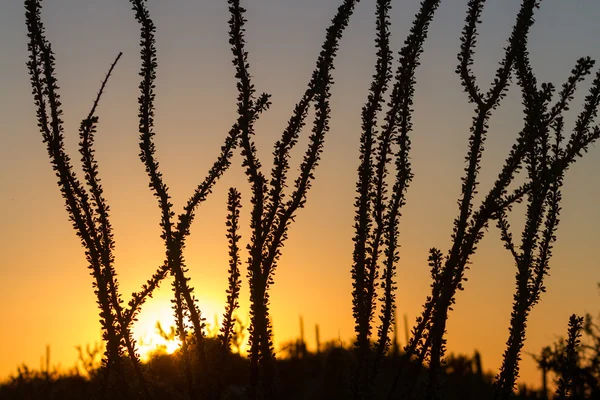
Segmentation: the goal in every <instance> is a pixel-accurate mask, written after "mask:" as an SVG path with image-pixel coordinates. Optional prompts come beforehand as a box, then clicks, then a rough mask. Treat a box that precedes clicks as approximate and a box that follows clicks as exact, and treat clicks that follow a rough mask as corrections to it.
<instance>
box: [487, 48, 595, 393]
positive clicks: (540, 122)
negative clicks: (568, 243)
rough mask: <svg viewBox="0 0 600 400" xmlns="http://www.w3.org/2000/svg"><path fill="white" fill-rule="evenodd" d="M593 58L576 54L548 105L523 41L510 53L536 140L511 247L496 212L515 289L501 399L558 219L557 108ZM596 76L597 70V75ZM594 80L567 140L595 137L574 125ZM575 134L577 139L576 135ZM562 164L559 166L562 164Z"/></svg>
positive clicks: (591, 105)
mask: <svg viewBox="0 0 600 400" xmlns="http://www.w3.org/2000/svg"><path fill="white" fill-rule="evenodd" d="M593 65H594V62H593V61H592V60H591V59H590V58H589V57H587V58H581V59H579V60H578V61H577V65H576V66H575V68H574V69H573V70H572V71H571V76H570V77H569V79H568V80H567V82H566V83H565V84H563V89H562V91H561V92H560V93H559V96H558V97H559V99H558V102H557V103H556V105H554V106H553V107H549V102H550V101H551V99H552V95H553V93H554V86H553V85H552V84H542V86H541V89H538V88H537V83H536V82H537V80H536V78H535V75H534V73H533V71H532V69H531V66H530V63H529V56H528V52H527V49H526V44H525V43H522V46H521V48H520V50H519V53H518V56H517V58H516V62H515V66H516V68H515V69H516V74H517V79H518V82H519V85H520V86H521V88H522V92H523V104H524V106H525V121H526V128H525V129H526V130H530V131H532V132H535V135H536V136H537V140H536V141H533V142H531V143H530V146H529V149H528V152H527V155H526V157H525V163H526V165H527V172H528V179H529V182H530V185H531V190H530V191H529V192H528V194H527V203H528V204H527V219H526V224H525V227H524V229H523V232H522V234H521V245H520V246H519V249H517V248H516V246H515V244H514V242H513V236H512V233H511V232H510V225H509V223H508V221H507V219H506V215H505V212H504V211H500V212H499V213H498V216H497V225H498V227H499V228H500V230H501V238H502V240H503V241H504V245H505V247H506V249H507V250H509V251H510V252H511V254H512V256H513V258H514V260H515V263H516V265H517V275H516V293H515V296H514V299H515V302H514V304H513V311H512V314H511V324H510V334H509V338H508V341H507V348H506V350H505V353H504V359H503V363H502V367H501V369H500V373H499V375H498V377H497V379H496V383H495V385H496V389H497V391H496V396H497V397H499V398H503V399H507V398H508V397H509V396H510V395H511V394H512V392H513V389H514V386H515V383H516V379H517V378H518V373H519V361H520V359H521V349H522V347H523V344H524V340H525V329H526V321H527V317H528V315H529V313H530V312H531V309H532V308H533V306H535V304H537V303H538V302H539V299H540V295H541V293H542V292H545V291H546V289H545V287H544V284H543V281H544V276H545V275H547V274H548V269H549V261H550V258H551V256H552V244H553V242H554V241H555V240H556V230H557V228H558V223H559V218H558V217H559V213H560V200H561V192H560V187H561V186H562V183H563V179H564V174H565V170H566V165H568V163H569V162H568V161H566V160H565V158H566V157H567V156H566V154H565V146H564V145H563V139H564V137H563V129H564V123H563V116H562V114H563V112H564V111H565V110H567V109H568V107H569V102H570V101H571V100H572V99H573V95H574V93H575V90H576V86H577V83H579V82H581V81H582V80H583V79H584V78H585V77H586V76H587V75H589V74H590V72H591V69H592V67H593ZM599 77H600V75H599ZM599 84H600V80H599V79H598V78H597V79H596V81H594V82H593V84H592V89H591V93H590V95H589V96H588V97H587V99H586V104H585V105H584V110H583V111H582V113H581V114H580V117H579V120H582V119H587V123H578V124H577V126H576V128H575V130H574V131H573V133H572V135H571V138H570V142H571V143H575V142H576V141H578V139H577V137H580V138H581V139H583V140H582V141H581V142H580V143H579V145H585V146H587V145H588V144H589V143H591V142H592V141H594V140H596V139H597V137H596V136H595V135H594V133H592V134H591V135H589V136H588V137H584V136H585V134H584V136H581V132H578V129H582V130H584V131H588V130H589V124H590V122H591V120H592V118H593V117H591V118H587V117H586V115H587V113H588V112H589V111H588V110H593V111H591V113H592V114H594V115H595V114H596V112H597V111H596V110H597V107H598V102H599V101H600V99H599V97H598V95H599V93H600V89H599ZM581 139H579V140H581ZM563 165H564V166H565V167H563Z"/></svg>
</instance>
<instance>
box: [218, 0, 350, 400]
mask: <svg viewBox="0 0 600 400" xmlns="http://www.w3.org/2000/svg"><path fill="white" fill-rule="evenodd" d="M357 2H358V1H357V0H345V1H344V2H343V3H342V5H341V6H340V7H339V8H338V12H337V14H336V15H335V17H334V18H333V20H332V23H331V25H330V26H329V28H328V29H327V33H326V38H325V42H324V44H323V46H322V51H321V54H320V55H319V57H318V59H317V63H316V68H315V70H314V72H313V73H312V78H311V80H310V82H309V84H308V88H307V89H306V91H305V93H304V95H303V96H302V98H301V99H300V101H299V102H298V103H297V104H296V107H295V108H294V111H293V114H292V117H291V118H290V120H289V122H288V126H287V127H286V129H285V130H284V132H283V134H282V136H281V139H280V140H279V141H277V142H276V143H275V150H274V152H273V155H274V160H273V169H272V172H271V178H270V181H269V186H270V188H268V185H267V178H266V177H265V175H264V174H263V173H262V171H261V169H262V168H261V163H260V161H259V160H258V158H257V154H256V147H255V145H254V142H253V138H252V137H253V135H254V123H253V122H254V121H253V120H252V119H251V118H250V116H249V110H251V109H252V104H254V102H255V101H256V100H255V98H254V92H255V89H254V86H253V85H252V84H251V83H250V73H249V68H250V66H249V63H248V54H247V52H246V50H245V41H244V30H245V23H246V19H245V16H244V14H245V9H244V8H242V7H241V6H240V2H239V0H228V3H229V6H230V12H231V19H230V21H229V26H230V32H229V34H230V44H231V46H232V52H233V55H234V65H235V67H236V77H237V78H238V80H239V84H238V91H239V96H238V114H239V116H240V130H241V135H240V143H241V144H240V147H241V154H242V157H243V163H242V166H243V167H244V168H246V175H247V176H248V181H249V183H250V185H251V191H252V197H251V203H252V205H253V207H252V211H251V222H250V228H251V230H252V234H251V238H250V244H249V245H248V250H249V253H250V254H249V257H248V279H249V285H250V317H251V320H250V328H249V333H250V390H249V396H250V398H252V399H255V398H273V397H274V395H275V392H274V379H275V373H276V371H275V363H274V361H275V360H274V357H275V355H274V352H273V342H272V327H271V322H270V319H269V287H270V286H271V285H272V284H273V274H274V272H275V268H276V267H277V262H278V260H279V257H280V256H281V249H282V246H283V244H284V242H285V240H286V238H287V231H288V227H289V225H290V223H291V222H292V221H293V220H294V218H295V216H296V212H297V210H298V209H299V208H302V207H303V206H304V204H305V202H306V195H307V192H308V190H309V189H310V187H311V184H312V180H313V179H314V172H315V168H316V167H317V165H318V162H319V159H320V157H321V153H322V151H323V145H324V140H325V135H326V133H327V132H328V130H329V118H330V107H329V97H330V87H331V85H332V83H333V79H332V76H331V71H332V69H333V61H334V59H335V56H336V54H337V49H338V44H339V40H340V39H341V37H342V33H343V31H344V29H345V28H346V26H347V25H348V22H349V19H350V16H351V15H352V13H353V10H354V6H355V4H356V3H357ZM311 105H314V107H315V111H316V113H315V121H314V125H313V129H312V135H310V137H309V145H308V149H307V151H306V153H305V155H304V160H303V161H302V163H301V165H300V176H299V177H298V178H297V179H296V181H295V182H294V189H293V192H292V193H291V194H290V195H289V198H288V199H286V197H285V193H284V189H285V187H286V186H287V178H288V177H287V175H288V172H289V160H288V158H289V155H290V151H291V150H292V148H293V147H294V146H295V145H296V144H297V142H298V138H299V134H300V132H301V130H302V128H303V127H304V125H305V120H306V118H307V116H308V111H309V107H310V106H311Z"/></svg>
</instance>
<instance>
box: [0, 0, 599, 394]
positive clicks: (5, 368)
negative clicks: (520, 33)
mask: <svg viewBox="0 0 600 400" xmlns="http://www.w3.org/2000/svg"><path fill="white" fill-rule="evenodd" d="M340 2H341V1H340V0H244V1H243V4H244V5H245V6H246V8H247V9H248V13H247V18H248V25H247V42H248V47H247V49H248V51H249V61H250V71H251V73H252V75H253V77H254V84H255V85H256V88H257V90H258V91H266V92H268V93H271V94H272V95H273V97H272V100H273V106H272V107H271V110H270V111H268V112H267V113H266V114H265V115H264V116H263V117H262V118H261V120H260V121H259V123H258V125H257V136H256V144H257V147H258V153H259V157H260V159H261V161H262V163H263V164H264V167H266V168H265V172H268V171H270V164H271V162H272V157H271V152H272V145H273V143H274V142H275V140H277V138H278V137H279V135H280V134H281V132H282V130H283V128H284V126H285V123H286V121H287V119H288V118H289V117H290V115H291V112H292V109H293V107H294V104H295V103H296V102H297V101H298V100H299V99H300V96H301V95H302V93H303V91H304V89H305V87H306V84H307V82H308V79H309V77H310V73H311V71H312V69H313V68H314V62H315V60H316V57H317V55H318V53H319V50H320V45H321V43H322V41H323V39H324V32H325V29H326V28H327V26H328V25H329V20H330V19H331V17H333V15H334V12H335V10H336V8H337V6H338V5H339V3H340ZM466 3H467V1H466V0H444V1H442V3H441V6H440V8H439V10H438V12H437V15H436V17H435V19H434V21H433V24H432V28H431V30H430V35H429V39H428V41H427V42H426V44H425V53H424V54H423V56H422V65H421V66H420V67H419V69H418V72H417V86H416V98H415V106H414V108H415V113H414V132H413V134H412V141H413V149H412V162H413V171H414V174H415V178H414V181H413V183H412V185H411V187H410V188H409V190H408V197H407V205H406V206H405V208H404V209H403V217H402V219H401V225H400V232H401V233H400V243H401V245H402V248H401V250H400V255H401V260H400V263H399V265H398V291H397V306H398V313H399V315H403V314H406V315H408V321H409V325H410V327H412V324H413V323H414V320H415V318H416V317H417V316H418V315H419V313H420V312H421V307H422V304H423V302H424V301H425V298H426V296H427V295H428V294H429V284H430V280H429V268H428V266H427V256H428V249H429V248H430V247H433V246H435V247H438V248H441V249H442V250H443V251H446V250H447V249H448V246H449V243H450V234H451V232H452V222H453V219H454V218H455V216H456V214H457V205H456V200H457V198H458V195H459V192H460V177H461V176H462V169H463V163H464V156H465V154H466V149H467V138H468V135H469V126H470V122H471V117H472V113H473V112H472V106H471V105H469V104H468V102H467V97H466V95H465V94H464V93H463V92H462V90H461V86H460V83H459V80H458V77H457V76H456V75H455V73H454V69H455V67H456V63H457V60H456V53H457V52H458V49H459V45H460V42H459V37H460V33H461V29H462V25H463V20H464V15H465V11H466ZM519 4H520V1H519V0H492V1H489V4H488V6H487V7H486V9H485V11H484V14H483V19H484V22H483V24H482V25H481V37H480V40H479V47H478V49H477V53H476V57H475V66H474V71H475V73H476V75H477V77H478V82H479V84H480V85H481V86H482V87H484V88H487V87H488V85H489V82H490V81H491V79H492V78H493V75H494V72H495V69H496V66H497V63H498V61H499V60H500V59H501V57H502V54H503V50H502V49H503V47H504V46H505V45H506V40H507V38H508V34H509V32H510V30H511V27H512V24H513V21H514V17H515V16H516V13H517V10H518V8H519ZM43 5H44V9H43V13H42V19H43V21H44V23H45V25H46V28H47V32H46V33H47V37H48V39H49V40H50V42H51V43H52V45H53V49H54V51H55V53H56V63H57V74H58V82H59V86H60V87H61V91H60V94H61V96H62V100H63V110H64V119H65V128H66V141H67V148H68V151H69V152H70V154H71V156H72V158H73V159H74V160H75V161H78V159H79V157H78V153H77V141H78V136H77V128H78V126H79V123H80V121H81V119H82V118H83V117H84V116H85V115H87V113H88V111H89V108H90V106H91V102H92V100H93V98H94V96H95V94H96V92H97V90H98V88H99V84H100V81H101V79H102V78H103V77H104V74H105V73H106V71H107V69H108V66H109V64H110V62H111V61H112V60H113V59H114V58H115V57H116V55H117V53H118V52H119V51H122V52H123V53H124V55H123V58H122V60H121V61H120V63H119V65H118V66H117V68H116V70H115V72H114V74H113V77H112V78H111V80H110V81H109V84H108V87H107V91H106V93H105V95H104V97H103V100H102V102H101V104H100V107H99V110H98V112H99V115H100V125H99V132H98V134H97V146H96V154H97V158H98V162H99V164H100V173H101V178H102V180H103V184H104V188H105V194H106V198H107V199H108V203H109V205H110V207H111V209H112V214H111V222H112V224H113V226H114V231H115V237H116V245H117V248H116V259H117V263H116V269H117V272H118V274H119V281H120V284H121V292H122V293H123V298H124V299H125V301H128V300H129V296H130V294H131V292H133V291H137V290H138V289H139V288H140V286H141V285H142V283H144V282H145V281H146V280H147V279H148V278H149V277H150V276H151V274H152V273H153V272H154V271H155V270H156V268H157V267H158V266H159V265H160V264H161V263H162V261H163V258H164V246H163V243H162V240H161V239H160V236H159V235H160V227H159V218H160V215H159V209H158V207H157V203H156V200H155V198H154V196H152V194H151V192H150V190H149V188H148V179H147V176H146V175H145V172H144V167H143V165H142V163H141V162H140V160H139V158H138V152H139V148H138V122H137V97H138V83H139V76H138V72H139V66H140V62H139V48H138V41H139V39H138V32H139V29H138V25H137V24H136V22H135V20H134V15H133V12H132V11H131V9H130V6H129V2H128V1H126V0H103V1H95V0H46V1H44V2H43ZM148 7H149V9H150V12H151V14H152V16H153V18H154V21H155V23H156V25H157V34H156V35H157V48H158V56H159V67H158V78H157V81H156V84H157V89H156V94H157V98H156V133H157V134H156V147H157V158H158V160H159V161H160V164H161V168H162V172H163V174H164V179H165V183H166V184H167V185H168V186H169V188H170V193H171V195H172V196H173V203H174V204H175V210H181V209H182V207H183V205H184V204H185V202H186V201H187V199H188V198H189V196H190V195H191V194H192V192H193V190H194V188H195V187H196V185H197V184H198V183H200V182H201V180H202V179H203V178H204V176H205V174H206V172H207V171H208V168H209V167H210V166H211V165H212V163H213V161H214V159H215V158H216V156H217V155H218V153H219V149H220V146H221V143H222V142H223V140H224V137H225V134H226V133H227V131H228V130H229V128H230V126H231V124H232V123H233V122H234V121H235V119H236V104H235V101H236V94H237V93H236V88H235V80H234V68H233V66H232V65H231V57H232V56H231V52H230V49H229V45H228V36H227V29H228V27H227V19H228V10H227V3H226V1H225V0H203V1H193V0H170V1H159V0H149V2H148ZM417 7H418V1H416V0H410V1H409V0H398V1H393V10H392V13H391V20H392V27H391V30H392V48H393V49H395V50H399V49H400V48H401V46H402V44H403V41H404V38H405V36H406V35H407V33H408V30H409V28H410V24H411V21H412V18H413V15H414V13H415V12H416V10H417ZM374 11H375V1H374V0H362V1H361V2H360V3H359V4H358V6H357V9H356V13H355V15H354V16H353V17H352V19H351V21H350V25H349V28H348V29H347V31H346V32H345V34H344V38H343V39H342V41H341V47H340V52H339V56H338V58H337V60H336V64H335V65H336V68H335V71H334V79H335V81H336V83H335V85H334V87H333V91H332V94H333V97H332V103H331V106H332V122H331V132H330V133H329V134H328V136H327V139H326V145H325V151H324V154H323V159H322V162H321V164H320V166H319V168H318V170H317V172H316V181H315V183H314V185H313V188H312V190H311V191H310V193H309V195H308V203H307V206H306V208H304V209H302V210H300V211H299V212H298V217H297V219H296V220H297V221H296V223H295V224H293V225H292V227H291V229H290V235H289V239H288V241H287V242H286V244H285V248H284V251H283V257H282V259H281V263H280V266H279V267H278V269H277V272H276V276H275V285H274V286H273V287H272V291H271V301H272V317H273V322H274V332H275V341H276V343H277V344H278V345H279V344H281V343H284V342H286V341H289V340H292V339H294V338H296V337H298V335H299V324H298V317H299V316H300V315H302V316H303V318H304V325H305V336H306V338H307V342H308V346H309V349H313V348H314V347H315V341H314V325H315V324H319V327H320V332H321V339H322V341H324V340H331V339H338V338H340V339H341V340H342V341H344V342H345V343H349V342H350V340H351V339H352V337H353V326H354V321H353V318H352V308H351V290H352V282H351V278H350V268H351V262H352V236H353V230H352V224H353V217H354V208H353V203H354V188H355V182H356V168H357V166H358V148H359V134H360V112H361V107H362V105H363V104H364V102H365V100H366V95H367V90H368V88H369V85H370V82H371V75H372V73H373V71H374V63H375V50H374V47H373V39H374V35H375V24H374ZM598 20H600V2H598V1H597V0H571V1H564V0H544V1H543V2H542V7H541V10H539V11H538V13H537V16H536V21H537V22H536V24H535V25H534V27H533V29H532V32H531V37H530V42H529V44H530V54H531V59H532V64H533V67H534V69H535V72H536V74H537V76H538V78H539V81H540V82H541V81H550V82H553V83H554V84H555V85H556V86H559V85H561V84H562V82H564V81H565V79H566V78H567V76H568V74H569V72H570V70H571V68H572V67H573V66H574V65H575V61H576V59H577V58H579V57H582V56H587V55H589V56H591V57H592V58H595V59H600V46H599V43H600V42H599V40H598V39H599V38H600V24H598ZM26 41H27V39H26V29H25V18H24V8H23V4H22V2H21V1H18V0H5V1H2V5H1V6H0V52H1V56H0V126H1V128H0V140H1V142H0V143H1V144H0V187H1V189H0V194H1V195H0V221H1V222H0V226H1V227H2V229H1V230H0V252H1V254H2V257H1V259H0V381H1V380H2V379H4V378H5V377H7V376H8V375H9V374H11V373H13V372H14V371H16V367H17V365H19V364H21V363H26V364H28V365H30V366H33V367H38V365H39V360H40V356H41V355H43V354H44V352H45V346H46V345H47V344H49V345H50V346H51V353H52V360H51V363H52V364H55V365H59V364H60V365H61V367H62V368H68V367H70V366H72V365H73V364H74V362H75V361H76V358H77V352H76V350H75V346H76V345H85V344H86V343H93V342H95V341H98V340H99V339H100V325H99V323H98V308H97V306H96V303H95V298H94V294H93V290H92V277H91V276H90V275H89V272H88V270H87V269H86V262H85V258H84V252H83V248H82V247H81V245H80V243H79V240H78V239H77V237H76V236H75V232H74V231H73V229H72V227H71V225H70V223H69V221H68V219H67V213H66V211H65V210H64V207H63V200H62V198H61V197H60V193H59V190H58V187H57V185H56V179H55V177H54V174H53V172H52V169H51V167H50V164H49V161H48V156H47V153H46V150H45V146H44V145H43V144H42V141H41V135H40V133H39V131H38V128H37V125H36V120H35V110H34V105H33V99H32V96H31V89H30V86H29V80H28V75H27V70H26V67H25V63H26V60H27V51H26V50H27V47H26ZM597 67H598V65H597V66H596V68H597ZM395 68H396V64H394V69H395ZM595 71H596V69H594V73H595ZM590 81H591V79H590V78H588V80H587V81H586V83H585V84H584V85H582V86H581V88H580V90H579V91H578V94H577V96H576V98H575V101H574V103H573V107H571V110H570V111H569V112H568V113H567V116H568V117H569V120H568V121H567V123H568V125H567V126H569V127H572V125H573V121H574V116H575V115H576V114H577V112H578V111H579V108H580V105H581V104H582V100H583V97H584V96H585V95H586V94H587V90H588V88H589V83H590ZM521 110H522V107H521V99H520V93H519V91H518V88H516V87H515V86H514V85H513V86H512V87H511V90H510V92H509V95H508V97H507V98H506V99H505V100H504V101H503V103H502V106H501V108H500V109H499V110H498V111H497V112H496V113H495V114H494V116H493V117H492V119H491V129H490V133H489V139H488V141H487V143H486V152H485V153H484V157H483V165H482V172H481V182H482V184H481V187H480V193H486V191H487V189H488V188H489V187H490V185H491V184H492V182H493V180H494V179H495V177H496V175H497V174H498V172H499V168H500V167H501V165H502V163H503V161H504V158H505V157H506V155H507V152H508V150H509V149H510V146H511V145H512V143H513V141H514V139H515V137H516V135H517V133H518V131H519V130H520V128H521V126H522V113H521ZM309 128H310V127H309ZM307 136H308V134H307V132H306V131H305V132H304V134H303V136H302V138H303V139H302V140H301V142H300V144H299V145H298V146H297V148H296V149H295V151H294V153H293V154H292V156H293V161H292V165H293V171H296V167H297V165H299V163H300V160H301V156H302V153H303V152H304V149H305V145H306V143H307V141H306V138H307ZM597 147H598V146H596V147H592V148H591V150H590V152H589V153H588V154H587V155H586V156H585V158H584V159H581V160H579V161H578V162H577V163H576V164H575V165H574V167H573V168H571V169H570V170H569V172H568V174H567V177H566V184H565V186H564V192H563V203H562V206H563V211H562V215H561V225H560V227H559V231H558V242H557V244H556V246H555V253H554V258H553V259H552V262H551V272H550V276H549V277H548V278H547V279H546V287H547V289H548V292H547V293H545V294H544V295H543V296H542V302H541V303H540V304H539V305H538V306H536V307H535V309H534V310H533V313H532V314H531V316H530V319H529V323H528V329H527V341H526V344H525V349H524V351H525V352H526V353H527V352H532V353H536V352H538V351H539V350H540V349H541V348H542V347H543V346H545V345H548V344H550V343H552V342H553V341H554V340H556V338H557V337H558V335H563V334H564V333H565V332H566V327H567V322H568V317H569V315H571V314H572V313H578V314H584V313H586V312H589V313H592V314H593V315H596V314H597V313H598V312H599V311H600V297H599V295H600V293H599V292H598V290H597V285H596V283H597V282H600V269H599V268H598V267H599V265H598V260H599V258H598V255H597V250H596V249H597V248H598V243H599V239H600V225H599V222H600V207H598V199H599V198H600V181H599V180H598V176H599V174H600V150H599V149H598V148H597ZM240 164H241V158H240V156H239V154H236V156H235V159H234V164H233V167H232V168H231V169H230V170H229V171H227V173H226V174H225V176H224V177H223V178H222V179H221V180H220V181H219V183H218V184H217V186H216V188H215V190H214V193H213V194H212V195H211V196H210V197H209V199H208V201H207V202H205V203H204V204H202V205H201V207H200V209H199V210H198V213H197V219H196V220H195V222H194V224H193V225H192V233H191V237H190V239H189V241H188V244H187V249H186V253H185V257H186V260H187V264H188V265H189V267H190V276H191V278H192V285H193V286H194V287H195V290H196V294H197V297H198V298H199V300H200V303H199V304H200V308H201V309H202V311H203V312H204V313H205V315H207V322H209V323H213V322H214V318H215V316H219V318H220V315H221V314H222V313H223V310H224V301H225V298H226V293H225V289H226V286H227V268H228V264H227V259H228V257H227V242H226V239H225V230H226V227H225V217H226V204H225V201H226V198H227V190H228V188H229V187H232V186H234V187H236V188H238V190H240V191H241V193H242V197H243V200H244V201H243V204H244V208H243V210H242V221H241V222H242V226H243V227H244V229H243V230H242V232H241V233H242V236H243V240H244V244H245V243H246V240H247V239H248V237H249V236H250V235H249V229H248V225H249V224H248V223H249V210H250V207H249V205H250V204H249V198H250V190H249V185H248V183H247V181H246V177H245V175H244V173H243V169H242V168H241V167H240ZM523 213H524V208H523V207H518V208H516V209H515V211H514V212H513V214H512V216H511V222H512V224H513V228H514V233H515V236H519V235H520V230H519V229H520V227H522V224H523V218H522V215H523ZM243 258H244V259H246V258H247V253H246V251H245V250H244V253H243ZM244 271H245V270H244ZM244 275H245V274H244ZM514 276H515V266H514V263H513V260H512V258H511V256H510V254H509V253H508V252H507V251H506V250H505V249H504V248H503V246H502V243H501V242H500V240H499V234H498V232H497V230H496V228H495V227H493V228H490V230H489V232H488V233H487V234H486V237H485V239H484V240H483V242H482V243H481V245H480V246H479V250H478V252H477V254H476V255H475V257H474V258H473V265H472V266H471V269H470V270H469V271H468V272H467V278H468V279H469V280H468V282H466V284H465V291H464V292H460V293H459V295H458V298H457V304H456V306H455V307H454V311H453V312H452V313H451V316H450V319H449V323H448V334H447V338H448V347H449V350H450V351H451V352H460V353H466V354H469V355H470V354H472V353H473V351H474V349H478V350H479V351H480V352H481V353H482V361H483V366H484V369H489V370H492V371H494V372H496V371H497V369H498V367H499V365H500V362H501V357H502V352H503V350H504V343H505V342H506V339H507V336H508V322H509V318H510V311H511V304H512V298H513V289H514ZM171 295H172V292H171V288H170V285H169V283H168V282H164V283H163V285H162V287H161V289H160V290H159V291H158V292H156V293H155V295H154V298H153V299H152V300H151V301H150V302H148V303H147V304H146V306H145V308H144V310H143V312H142V314H141V315H140V321H139V323H138V325H137V326H136V328H135V332H136V335H137V336H138V338H139V337H143V338H145V339H144V340H151V339H152V337H153V331H154V330H153V327H154V325H155V323H156V321H157V320H160V321H161V323H162V324H163V326H165V327H168V326H169V324H171V323H172V320H173V319H172V316H171V314H172V312H171V309H170V302H169V300H170V298H171ZM241 296H242V299H241V305H242V308H241V310H240V311H239V312H238V315H240V316H241V318H242V319H243V320H244V321H247V320H248V316H247V315H248V287H247V281H246V280H245V279H244V281H243V289H242V294H241ZM400 327H401V328H402V332H403V327H402V325H400ZM400 338H401V344H402V345H403V344H404V334H403V333H401V334H400ZM521 375H522V381H523V382H528V383H532V384H535V385H538V381H539V379H538V378H539V372H538V371H537V370H536V368H535V364H534V362H533V361H532V360H531V357H529V356H527V355H524V357H523V362H522V369H521Z"/></svg>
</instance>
